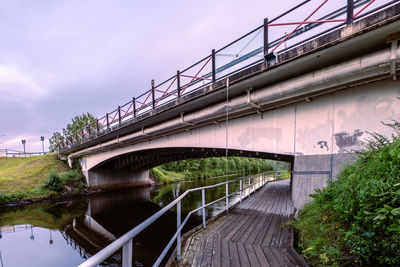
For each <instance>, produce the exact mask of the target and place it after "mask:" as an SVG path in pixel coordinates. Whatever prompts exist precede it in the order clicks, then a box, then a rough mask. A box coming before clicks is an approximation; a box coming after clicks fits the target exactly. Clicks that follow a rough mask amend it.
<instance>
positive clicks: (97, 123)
mask: <svg viewBox="0 0 400 267" xmlns="http://www.w3.org/2000/svg"><path fill="white" fill-rule="evenodd" d="M96 130H97V132H96V133H97V134H99V130H100V127H99V119H96Z"/></svg>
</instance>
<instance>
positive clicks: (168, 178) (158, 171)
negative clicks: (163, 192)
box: [150, 167, 185, 184]
mask: <svg viewBox="0 0 400 267" xmlns="http://www.w3.org/2000/svg"><path fill="white" fill-rule="evenodd" d="M150 174H151V176H152V177H153V178H155V179H156V180H157V181H158V182H160V183H163V184H164V183H172V182H176V181H182V180H185V175H184V174H182V173H177V172H172V171H167V170H165V169H163V168H161V167H155V168H152V169H151V170H150Z"/></svg>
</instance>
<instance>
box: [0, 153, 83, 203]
mask: <svg viewBox="0 0 400 267" xmlns="http://www.w3.org/2000/svg"><path fill="white" fill-rule="evenodd" d="M84 187H85V183H84V178H83V175H82V172H81V171H80V170H79V169H74V170H70V169H69V168H68V166H67V165H66V163H65V162H63V161H60V160H58V159H57V155H56V154H47V155H44V156H37V157H26V158H0V188H1V189H0V204H2V203H6V202H10V201H16V200H22V199H26V198H33V199H34V198H44V197H49V196H52V195H55V194H56V193H59V192H66V191H68V192H71V191H77V190H81V189H83V188H84Z"/></svg>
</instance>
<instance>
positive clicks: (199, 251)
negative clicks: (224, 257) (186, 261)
mask: <svg viewBox="0 0 400 267" xmlns="http://www.w3.org/2000/svg"><path fill="white" fill-rule="evenodd" d="M206 240H207V239H206V238H204V237H203V236H202V237H200V238H199V240H198V242H197V246H196V250H195V252H194V257H193V263H192V265H193V266H200V264H201V260H202V259H203V251H204V247H205V245H206Z"/></svg>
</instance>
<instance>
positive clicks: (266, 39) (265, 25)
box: [264, 18, 268, 58]
mask: <svg viewBox="0 0 400 267" xmlns="http://www.w3.org/2000/svg"><path fill="white" fill-rule="evenodd" d="M267 55H268V18H265V19H264V58H266V56H267Z"/></svg>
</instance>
